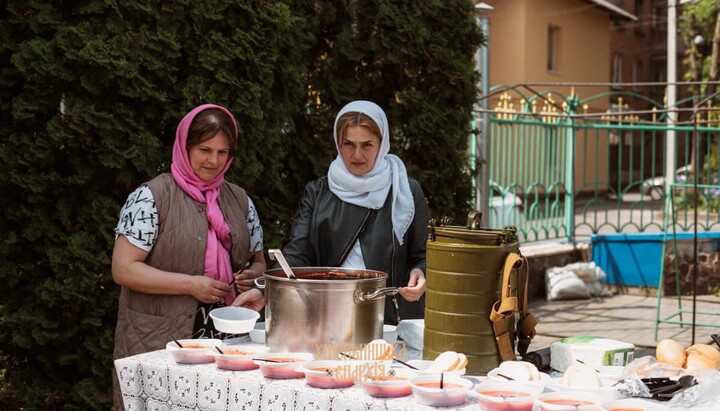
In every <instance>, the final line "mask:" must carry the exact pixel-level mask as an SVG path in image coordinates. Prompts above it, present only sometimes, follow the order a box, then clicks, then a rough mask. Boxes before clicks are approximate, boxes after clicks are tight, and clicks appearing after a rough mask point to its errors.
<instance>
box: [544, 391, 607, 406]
mask: <svg viewBox="0 0 720 411" xmlns="http://www.w3.org/2000/svg"><path fill="white" fill-rule="evenodd" d="M601 402H602V399H601V398H600V397H598V395H597V394H594V393H591V392H586V391H559V392H546V393H543V394H540V396H539V397H538V399H537V403H538V405H539V407H540V411H597V410H599V409H600V403H601Z"/></svg>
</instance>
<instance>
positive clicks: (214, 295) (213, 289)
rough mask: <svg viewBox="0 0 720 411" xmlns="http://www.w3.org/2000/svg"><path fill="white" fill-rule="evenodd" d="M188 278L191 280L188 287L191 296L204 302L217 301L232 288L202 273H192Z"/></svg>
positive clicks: (212, 302)
mask: <svg viewBox="0 0 720 411" xmlns="http://www.w3.org/2000/svg"><path fill="white" fill-rule="evenodd" d="M190 278H191V279H192V282H193V285H192V287H191V288H190V290H191V292H192V296H193V297H195V299H197V300H198V301H200V302H203V303H206V304H215V303H219V302H220V301H222V300H224V299H225V296H226V295H227V293H229V292H230V291H231V290H232V286H231V285H228V284H225V283H224V282H222V281H218V280H213V279H212V278H210V277H207V276H204V275H192V276H190Z"/></svg>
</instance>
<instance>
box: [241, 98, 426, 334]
mask: <svg viewBox="0 0 720 411" xmlns="http://www.w3.org/2000/svg"><path fill="white" fill-rule="evenodd" d="M333 133H334V141H335V146H336V148H337V150H338V156H337V158H335V160H334V161H333V162H332V163H331V164H330V168H329V170H328V174H327V176H324V177H321V178H319V179H317V180H314V181H312V182H310V183H309V184H308V185H307V186H306V187H305V193H304V196H303V198H302V200H301V202H300V206H299V208H298V211H297V213H296V215H295V219H294V221H293V226H292V231H291V238H290V241H289V242H288V243H287V245H285V247H284V248H283V254H284V256H285V258H286V259H287V260H288V263H289V264H290V265H291V266H295V267H306V266H323V267H347V268H355V269H372V270H378V271H383V272H386V273H388V275H389V279H388V284H387V285H388V286H389V287H398V288H399V294H400V295H401V296H402V298H396V297H395V296H393V297H387V299H386V304H385V322H386V323H389V324H396V323H397V322H398V321H399V320H400V319H408V318H422V316H423V314H424V309H425V307H424V293H425V288H426V287H425V242H426V241H427V234H428V228H427V225H428V221H429V219H430V210H429V209H428V207H427V204H426V202H425V196H424V194H423V191H422V188H421V187H420V185H419V184H418V182H417V181H415V180H413V179H410V178H408V176H407V171H406V170H405V165H404V164H403V162H402V160H400V159H399V158H398V157H397V156H394V155H392V154H389V151H390V132H389V127H388V122H387V117H386V116H385V113H384V112H383V110H382V109H381V108H380V107H379V106H378V105H377V104H375V103H372V102H370V101H353V102H352V103H349V104H348V105H346V106H345V107H343V109H342V110H340V112H339V113H338V115H337V117H336V119H335V127H334V130H333ZM258 294H259V293H258ZM248 295H250V294H248ZM241 299H243V296H241V297H240V298H239V300H241ZM240 303H241V301H236V303H235V304H240Z"/></svg>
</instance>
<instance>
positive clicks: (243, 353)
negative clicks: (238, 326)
mask: <svg viewBox="0 0 720 411" xmlns="http://www.w3.org/2000/svg"><path fill="white" fill-rule="evenodd" d="M219 348H220V350H221V351H222V354H221V353H220V352H217V353H215V354H214V355H215V364H217V367H218V368H219V369H221V370H226V371H249V370H256V369H258V368H259V366H258V365H257V364H256V363H255V362H254V361H253V359H254V358H255V356H256V355H258V354H261V353H264V352H267V351H269V350H270V349H269V348H268V347H264V346H257V345H224V346H221V347H219Z"/></svg>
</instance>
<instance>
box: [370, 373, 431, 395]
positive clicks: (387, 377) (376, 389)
mask: <svg viewBox="0 0 720 411" xmlns="http://www.w3.org/2000/svg"><path fill="white" fill-rule="evenodd" d="M417 375H418V374H417V373H416V372H415V371H414V370H411V369H409V368H391V369H390V370H387V371H386V372H385V373H384V374H381V375H372V376H371V377H369V378H363V379H362V382H361V385H362V390H363V392H364V393H365V394H367V395H369V396H371V397H378V398H395V397H405V396H408V395H410V394H412V387H411V386H410V380H411V379H413V378H415V377H417Z"/></svg>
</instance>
